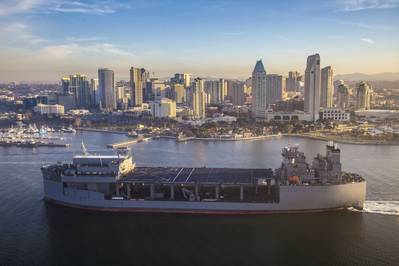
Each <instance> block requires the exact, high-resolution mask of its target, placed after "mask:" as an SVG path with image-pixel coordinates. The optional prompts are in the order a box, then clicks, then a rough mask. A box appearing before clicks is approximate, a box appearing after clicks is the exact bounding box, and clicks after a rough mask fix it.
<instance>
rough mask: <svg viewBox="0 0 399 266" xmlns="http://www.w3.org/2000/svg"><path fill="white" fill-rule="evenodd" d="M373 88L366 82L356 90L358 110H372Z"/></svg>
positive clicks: (360, 84) (361, 83)
mask: <svg viewBox="0 0 399 266" xmlns="http://www.w3.org/2000/svg"><path fill="white" fill-rule="evenodd" d="M371 94H372V88H371V86H370V85H369V84H368V83H366V82H363V81H362V82H360V83H359V84H358V85H357V89H356V109H364V110H369V109H370V101H371Z"/></svg>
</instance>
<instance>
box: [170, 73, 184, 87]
mask: <svg viewBox="0 0 399 266" xmlns="http://www.w3.org/2000/svg"><path fill="white" fill-rule="evenodd" d="M170 82H171V83H172V84H183V85H184V74H182V73H176V74H175V75H174V77H173V78H171V80H170Z"/></svg>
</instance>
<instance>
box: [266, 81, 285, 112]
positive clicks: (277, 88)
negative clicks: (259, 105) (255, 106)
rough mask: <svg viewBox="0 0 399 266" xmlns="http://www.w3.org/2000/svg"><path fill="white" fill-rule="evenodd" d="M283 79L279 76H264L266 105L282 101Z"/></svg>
mask: <svg viewBox="0 0 399 266" xmlns="http://www.w3.org/2000/svg"><path fill="white" fill-rule="evenodd" d="M284 91H285V78H283V76H281V75H275V74H268V75H266V104H267V105H269V104H274V103H276V102H279V101H281V100H282V99H283V92H284Z"/></svg>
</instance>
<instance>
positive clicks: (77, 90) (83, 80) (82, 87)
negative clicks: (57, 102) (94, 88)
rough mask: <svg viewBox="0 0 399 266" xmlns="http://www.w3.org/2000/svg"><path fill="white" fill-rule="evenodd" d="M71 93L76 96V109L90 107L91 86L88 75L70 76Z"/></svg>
mask: <svg viewBox="0 0 399 266" xmlns="http://www.w3.org/2000/svg"><path fill="white" fill-rule="evenodd" d="M69 91H70V92H72V94H73V95H74V100H75V105H76V107H79V108H89V107H90V105H91V102H90V85H89V81H88V79H87V76H86V75H81V74H76V75H70V76H69Z"/></svg>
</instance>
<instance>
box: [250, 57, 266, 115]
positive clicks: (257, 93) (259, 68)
mask: <svg viewBox="0 0 399 266" xmlns="http://www.w3.org/2000/svg"><path fill="white" fill-rule="evenodd" d="M266 94H267V87H266V71H265V68H264V66H263V63H262V60H258V61H257V62H256V65H255V68H254V70H253V71H252V116H253V117H255V118H264V117H265V112H266V110H267V98H266Z"/></svg>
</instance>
